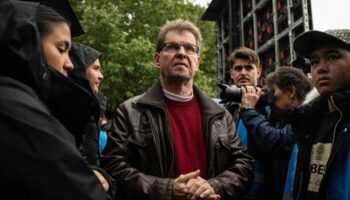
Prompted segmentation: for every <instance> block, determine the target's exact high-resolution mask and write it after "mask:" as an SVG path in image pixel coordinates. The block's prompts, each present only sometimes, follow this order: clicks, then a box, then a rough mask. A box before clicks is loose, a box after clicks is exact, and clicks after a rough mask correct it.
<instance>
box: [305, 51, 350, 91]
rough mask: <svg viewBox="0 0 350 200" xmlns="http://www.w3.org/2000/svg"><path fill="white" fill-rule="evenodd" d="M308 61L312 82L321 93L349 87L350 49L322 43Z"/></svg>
mask: <svg viewBox="0 0 350 200" xmlns="http://www.w3.org/2000/svg"><path fill="white" fill-rule="evenodd" d="M310 62H311V76H312V82H313V84H314V86H315V87H316V88H317V90H318V92H319V93H320V94H321V95H331V94H332V93H335V92H340V91H344V90H346V89H349V88H350V78H349V77H350V51H348V50H346V49H343V48H341V47H339V46H336V45H334V44H324V45H321V46H319V47H318V48H316V49H315V50H314V51H313V53H312V54H311V56H310Z"/></svg>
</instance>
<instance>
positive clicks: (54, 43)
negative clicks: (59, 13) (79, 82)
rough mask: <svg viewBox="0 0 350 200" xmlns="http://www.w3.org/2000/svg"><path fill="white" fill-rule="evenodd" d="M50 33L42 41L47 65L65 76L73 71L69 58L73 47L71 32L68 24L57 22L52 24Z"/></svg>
mask: <svg viewBox="0 0 350 200" xmlns="http://www.w3.org/2000/svg"><path fill="white" fill-rule="evenodd" d="M51 28H52V30H51V32H50V33H48V34H46V35H44V36H43V37H42V39H41V42H42V46H43V50H44V54H45V57H46V61H47V63H48V64H49V65H50V66H51V67H53V68H54V69H56V70H57V71H58V72H60V73H61V74H63V75H64V76H68V71H70V70H72V69H73V64H72V62H71V60H70V58H69V55H68V53H69V50H70V47H71V32H70V29H69V26H68V24H67V23H64V22H57V23H54V24H52V27H51Z"/></svg>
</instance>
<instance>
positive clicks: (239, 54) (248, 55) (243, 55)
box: [227, 47, 260, 67]
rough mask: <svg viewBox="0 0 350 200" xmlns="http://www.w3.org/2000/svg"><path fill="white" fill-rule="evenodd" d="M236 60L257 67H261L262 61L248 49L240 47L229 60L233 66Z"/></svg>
mask: <svg viewBox="0 0 350 200" xmlns="http://www.w3.org/2000/svg"><path fill="white" fill-rule="evenodd" d="M236 59H243V60H248V61H249V63H252V64H255V65H256V67H260V59H259V56H258V54H257V53H256V52H255V51H254V50H252V49H249V48H247V47H239V48H237V49H235V50H234V51H233V52H232V53H231V55H230V56H229V57H228V58H227V60H228V61H231V65H233V64H234V63H235V61H236Z"/></svg>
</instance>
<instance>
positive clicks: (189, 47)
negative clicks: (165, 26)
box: [162, 42, 199, 54]
mask: <svg viewBox="0 0 350 200" xmlns="http://www.w3.org/2000/svg"><path fill="white" fill-rule="evenodd" d="M181 47H183V48H184V49H185V52H186V53H187V54H198V52H199V47H198V46H197V45H193V44H177V43H173V42H168V43H164V45H163V47H162V50H163V51H165V52H167V53H171V54H175V53H177V52H178V51H179V50H180V48H181Z"/></svg>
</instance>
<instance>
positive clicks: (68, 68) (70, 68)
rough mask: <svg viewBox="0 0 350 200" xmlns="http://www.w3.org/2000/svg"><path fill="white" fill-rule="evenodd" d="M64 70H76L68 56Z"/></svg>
mask: <svg viewBox="0 0 350 200" xmlns="http://www.w3.org/2000/svg"><path fill="white" fill-rule="evenodd" d="M64 69H65V70H66V71H71V70H73V69H74V65H73V63H72V61H71V59H70V58H69V56H67V58H66V60H65V62H64Z"/></svg>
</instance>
